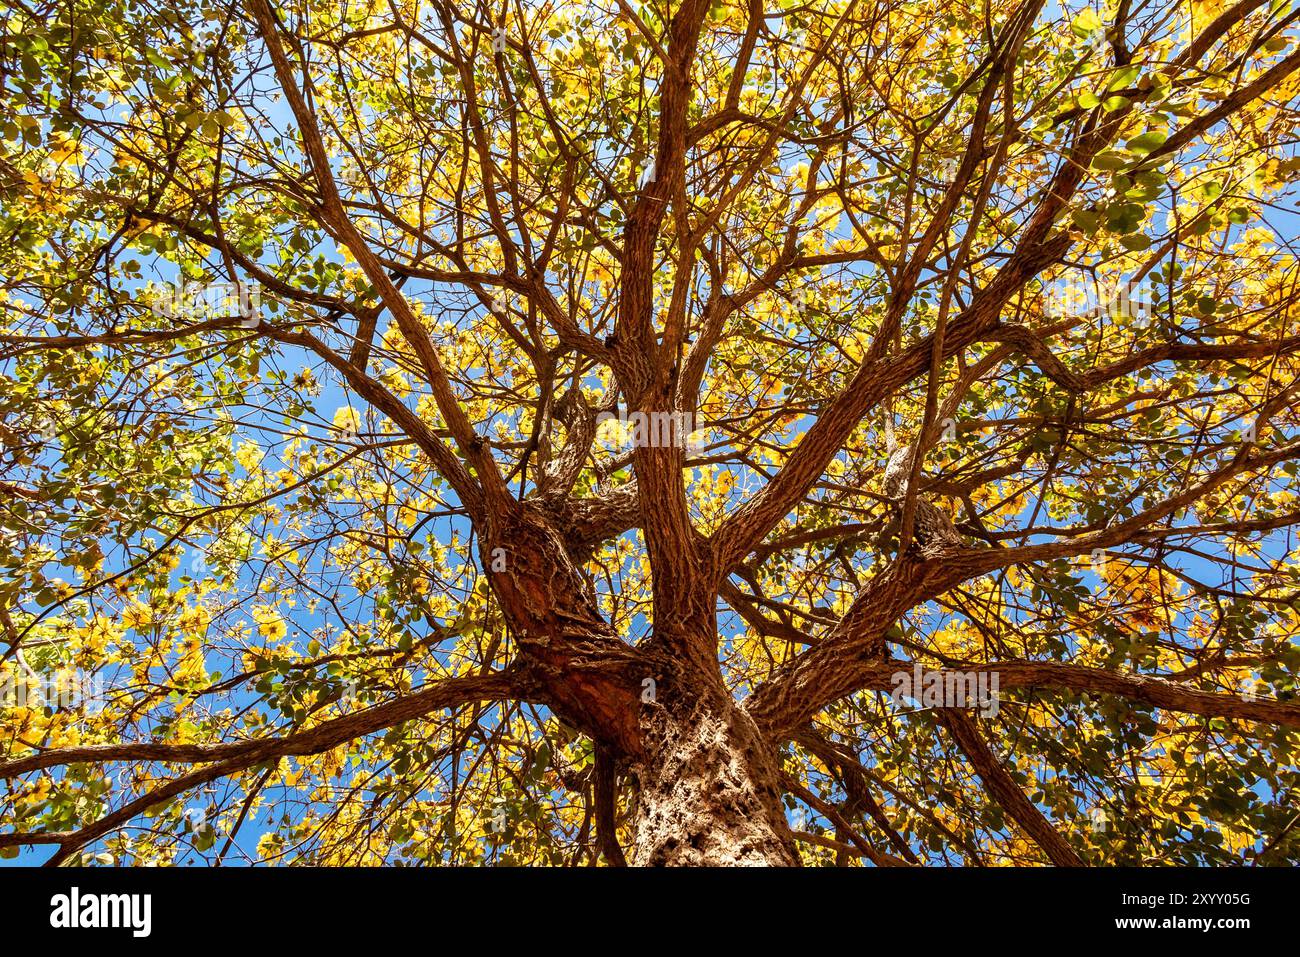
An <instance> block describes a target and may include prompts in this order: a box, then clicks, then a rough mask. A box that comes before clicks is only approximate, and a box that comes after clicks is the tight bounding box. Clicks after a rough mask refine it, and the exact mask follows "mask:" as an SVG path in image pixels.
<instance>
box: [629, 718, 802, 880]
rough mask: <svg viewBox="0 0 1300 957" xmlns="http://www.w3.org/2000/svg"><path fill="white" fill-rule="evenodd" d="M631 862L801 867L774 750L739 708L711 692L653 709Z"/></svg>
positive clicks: (647, 721) (645, 725) (645, 724)
mask: <svg viewBox="0 0 1300 957" xmlns="http://www.w3.org/2000/svg"><path fill="white" fill-rule="evenodd" d="M642 735H643V738H642V740H643V744H644V749H645V757H644V758H643V759H642V760H641V761H639V762H638V763H637V764H636V765H635V766H634V768H633V770H634V773H635V774H636V777H637V780H638V784H639V794H638V799H637V809H636V820H635V825H634V830H633V841H632V848H631V853H630V855H629V858H630V863H631V864H633V865H634V866H701V865H705V866H707V865H717V866H725V865H732V866H735V865H741V866H745V865H748V866H763V865H785V866H795V865H797V864H798V856H797V854H796V852H795V848H794V840H793V838H792V837H791V835H790V829H789V827H788V826H787V824H786V820H785V814H784V812H783V811H782V807H781V797H780V788H779V769H778V767H777V758H776V754H775V753H774V751H773V749H771V748H770V747H769V746H768V744H767V742H766V741H764V740H763V739H762V737H761V735H760V734H759V731H758V728H757V727H756V726H755V724H754V722H753V720H752V719H750V717H749V715H747V714H746V713H745V712H744V711H743V710H742V709H741V708H739V707H737V706H736V705H735V704H734V703H732V702H731V701H729V700H725V699H721V698H720V697H719V696H717V695H715V694H710V695H708V696H707V698H701V699H697V700H696V701H695V703H694V704H693V705H692V706H690V708H689V709H688V710H686V712H685V713H682V714H673V713H671V711H670V710H669V709H667V708H663V707H650V708H649V709H648V710H647V714H646V715H645V716H644V718H643V720H642Z"/></svg>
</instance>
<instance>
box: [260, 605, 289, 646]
mask: <svg viewBox="0 0 1300 957" xmlns="http://www.w3.org/2000/svg"><path fill="white" fill-rule="evenodd" d="M253 620H254V621H256V622H257V632H258V634H260V635H261V636H262V637H263V638H266V639H268V640H270V641H279V640H280V639H281V638H283V637H284V636H285V634H287V633H288V630H289V629H288V626H287V625H285V623H284V619H283V618H281V617H280V613H279V612H278V611H276V610H275V609H274V608H270V607H268V606H265V605H263V606H262V607H261V608H255V609H253Z"/></svg>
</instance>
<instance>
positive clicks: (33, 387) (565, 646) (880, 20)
mask: <svg viewBox="0 0 1300 957" xmlns="http://www.w3.org/2000/svg"><path fill="white" fill-rule="evenodd" d="M1298 18H1300V10H1297V9H1294V8H1293V7H1292V5H1291V4H1289V3H1287V2H1285V0H1275V2H1266V0H1237V2H1232V0H1227V2H1223V0H1218V2H1192V3H1190V4H1183V3H1180V4H1174V3H1161V2H1156V3H1149V2H1133V0H1117V2H1107V3H1105V4H1102V5H1094V6H1091V7H1084V6H1082V5H1081V4H1071V5H1070V9H1066V10H1061V9H1058V7H1057V6H1056V5H1047V4H1044V3H1042V2H1041V0H1014V2H1002V0H990V2H987V3H984V4H980V5H961V4H952V3H937V2H936V3H932V2H928V0H921V2H900V0H812V2H807V3H802V2H799V0H782V2H781V3H779V4H764V3H761V2H758V0H745V2H726V0H718V2H711V3H710V2H705V0H681V2H679V3H674V4H665V3H663V2H657V3H646V4H637V3H632V2H624V0H614V2H613V3H584V4H568V3H555V2H544V3H539V4H529V5H524V4H520V3H513V4H512V3H510V2H508V0H503V2H502V3H499V4H496V5H491V6H490V5H488V4H484V3H480V4H477V5H464V4H459V3H455V2H453V0H388V2H384V3H381V2H372V0H347V2H343V3H339V4H320V3H313V2H306V0H291V2H288V3H283V4H276V5H273V4H271V3H270V2H269V0H248V2H247V3H238V4H229V3H225V2H223V0H180V2H169V3H166V4H162V3H155V2H152V0H73V2H71V3H65V4H52V3H40V2H33V0H12V2H11V3H9V4H7V5H6V8H5V13H4V21H3V22H4V27H3V32H2V33H0V38H2V39H0V71H3V72H2V73H0V78H2V80H3V87H4V96H3V108H4V114H3V123H4V129H3V135H4V141H3V142H4V144H5V152H4V159H3V166H2V167H0V176H2V177H3V180H2V184H0V185H2V188H3V196H4V204H3V214H2V225H3V230H4V237H5V241H4V242H3V243H2V244H0V263H2V264H3V266H2V275H3V279H4V285H3V290H4V293H3V296H4V298H3V300H2V301H3V308H4V312H3V317H2V318H0V323H3V330H2V331H3V335H0V357H2V361H3V366H2V371H3V374H4V379H3V383H4V387H3V390H2V392H0V415H2V416H3V419H2V420H0V421H2V422H3V433H2V437H3V441H4V460H3V461H4V470H5V472H4V478H3V483H4V484H3V486H0V487H2V488H3V491H4V493H5V499H6V501H5V504H4V508H3V538H2V539H0V562H2V564H3V572H4V574H3V581H2V582H0V607H3V610H4V613H3V616H2V617H0V624H2V625H3V629H4V635H5V643H4V646H3V648H4V650H3V655H0V661H2V664H3V668H4V671H3V672H0V680H3V681H5V682H7V684H6V685H5V687H6V688H7V693H8V695H9V698H8V700H7V704H8V705H9V706H8V707H7V708H6V709H5V710H4V711H2V712H0V740H3V748H4V752H3V753H4V757H3V759H2V760H0V777H3V779H4V780H5V781H6V787H7V790H6V792H5V793H4V797H3V805H0V807H2V808H3V812H2V814H3V816H2V820H3V821H4V824H5V828H4V831H3V832H2V833H0V850H2V851H3V852H4V853H5V854H7V855H9V856H14V855H17V854H18V853H20V849H22V848H28V849H30V850H29V851H27V852H26V853H29V854H32V855H33V857H32V858H31V859H37V857H36V856H35V855H36V854H37V853H38V852H41V850H42V849H44V855H43V857H42V858H41V859H48V860H49V861H51V862H52V863H60V862H64V861H96V860H98V861H104V862H150V861H168V860H174V859H179V858H181V857H185V856H187V855H188V856H190V857H194V858H198V859H203V860H208V861H215V860H223V859H227V858H232V859H233V858H236V857H240V856H245V855H246V856H250V857H254V858H257V859H261V860H266V861H275V862H280V861H301V862H314V863H378V862H393V861H407V862H447V861H454V862H472V861H485V862H527V863H557V864H558V863H581V862H587V863H596V862H598V861H603V862H605V863H611V864H621V863H623V862H624V861H625V859H626V861H627V862H628V863H633V864H717V863H726V864H791V863H795V862H799V861H803V862H806V863H813V862H817V863H827V862H833V863H841V864H843V863H850V862H870V863H874V864H878V865H896V864H917V863H944V862H966V863H977V864H997V863H1013V864H1029V863H1044V862H1050V863H1054V864H1078V863H1090V864H1093V863H1142V862H1153V861H1160V862H1198V863H1227V862H1241V861H1253V862H1257V863H1265V864H1268V863H1285V862H1288V861H1290V862H1294V861H1296V860H1297V859H1300V827H1298V826H1297V818H1296V816H1295V810H1294V809H1295V796H1296V793H1297V788H1300V777H1298V776H1297V770H1296V767H1297V761H1296V755H1297V751H1296V745H1297V728H1300V701H1297V699H1296V687H1297V684H1296V682H1297V675H1298V674H1300V646H1298V645H1297V642H1296V635H1297V630H1298V628H1300V606H1298V605H1297V596H1300V590H1297V572H1298V571H1300V568H1298V566H1297V543H1296V539H1295V536H1294V534H1293V530H1294V529H1295V527H1296V526H1297V524H1298V523H1300V511H1298V510H1297V507H1296V497H1297V493H1298V492H1300V482H1298V481H1297V460H1298V458H1300V435H1298V434H1297V427H1298V426H1300V421H1298V419H1297V414H1298V412H1300V385H1298V384H1297V372H1298V371H1300V359H1298V353H1300V332H1298V331H1297V328H1296V316H1297V281H1298V280H1300V270H1298V269H1297V260H1296V257H1295V250H1294V248H1293V247H1292V245H1291V239H1290V237H1291V236H1292V235H1293V234H1294V232H1295V224H1296V219H1295V213H1294V212H1292V211H1290V209H1289V205H1290V204H1293V197H1294V192H1293V184H1294V182H1295V180H1296V178H1297V175H1298V173H1300V161H1297V159H1296V158H1295V156H1294V153H1295V150H1294V143H1295V141H1296V134H1297V123H1298V119H1300V115H1298V114H1297V110H1296V108H1295V97H1296V94H1297V92H1298V91H1300V79H1298V78H1297V77H1298V75H1297V68H1298V67H1300V46H1297V42H1296V41H1297V34H1296V30H1295V25H1296V22H1297V19H1298ZM69 683H75V684H76V688H75V690H76V691H77V692H78V693H77V694H76V695H74V696H72V697H71V698H69V700H67V701H63V700H61V699H60V698H59V695H58V694H57V692H59V691H60V690H66V688H67V687H69V686H70V684H69ZM92 686H93V689H94V691H93V693H88V692H87V689H88V688H91V687H92ZM33 689H36V690H33ZM41 689H43V690H41ZM33 695H41V697H38V698H33ZM19 697H21V700H19Z"/></svg>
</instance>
